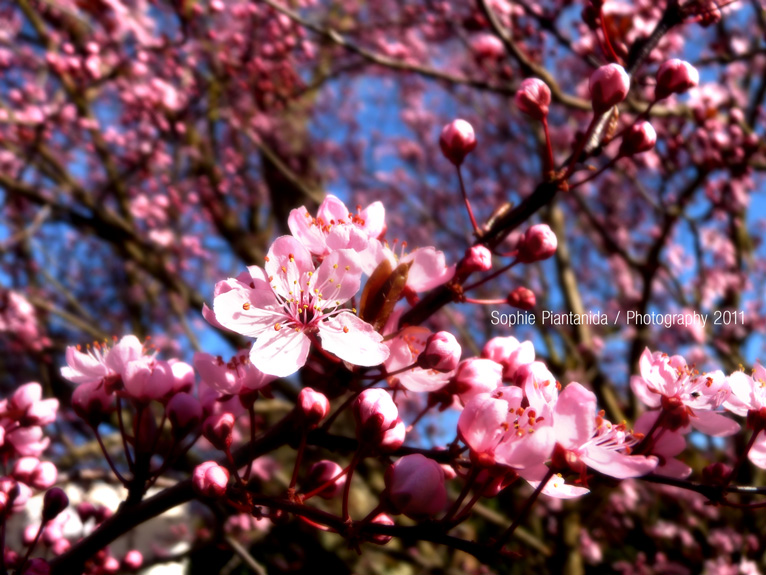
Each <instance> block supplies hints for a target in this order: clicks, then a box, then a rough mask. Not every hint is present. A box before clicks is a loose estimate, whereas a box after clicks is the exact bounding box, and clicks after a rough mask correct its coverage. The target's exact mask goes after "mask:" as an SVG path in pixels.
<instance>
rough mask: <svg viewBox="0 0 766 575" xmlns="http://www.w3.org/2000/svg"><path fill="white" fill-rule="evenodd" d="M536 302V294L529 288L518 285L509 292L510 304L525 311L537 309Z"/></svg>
mask: <svg viewBox="0 0 766 575" xmlns="http://www.w3.org/2000/svg"><path fill="white" fill-rule="evenodd" d="M536 303H537V300H536V299H535V294H534V292H533V291H532V290H531V289H529V288H525V287H517V288H516V289H515V290H513V291H512V292H511V293H509V294H508V305H511V306H513V307H516V308H519V309H523V310H525V311H530V310H533V309H535V304H536Z"/></svg>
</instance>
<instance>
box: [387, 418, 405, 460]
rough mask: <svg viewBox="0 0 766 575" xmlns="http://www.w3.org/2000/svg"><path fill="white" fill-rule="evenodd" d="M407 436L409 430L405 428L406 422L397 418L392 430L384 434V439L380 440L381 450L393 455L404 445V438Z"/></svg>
mask: <svg viewBox="0 0 766 575" xmlns="http://www.w3.org/2000/svg"><path fill="white" fill-rule="evenodd" d="M406 435H407V428H406V427H405V426H404V422H403V421H402V420H401V419H399V418H397V419H396V422H395V423H394V425H393V427H391V429H389V430H387V431H386V432H385V433H384V434H383V438H382V439H381V440H380V449H381V451H384V452H386V453H393V452H394V451H396V450H397V449H399V448H400V447H401V446H402V445H404V438H405V436H406Z"/></svg>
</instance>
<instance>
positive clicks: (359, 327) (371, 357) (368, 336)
mask: <svg viewBox="0 0 766 575" xmlns="http://www.w3.org/2000/svg"><path fill="white" fill-rule="evenodd" d="M331 255H332V254H331ZM319 337H320V338H321V339H322V347H323V348H324V349H325V350H327V351H329V352H330V353H334V354H335V355H337V356H338V357H339V358H341V359H342V360H344V361H347V362H349V363H352V364H354V365H365V366H372V365H380V364H381V363H383V362H384V361H386V359H387V358H388V353H389V352H388V347H387V346H386V345H385V344H383V343H382V341H383V336H382V335H380V334H379V333H378V332H377V331H375V329H374V328H373V327H372V326H371V325H370V324H368V323H367V322H365V321H364V320H362V319H360V318H358V317H356V316H355V315H354V314H353V313H351V312H350V311H343V312H341V313H339V314H338V315H336V316H335V317H332V318H330V319H329V320H327V321H323V322H321V323H320V324H319ZM262 371H266V370H262ZM267 373H268V372H267Z"/></svg>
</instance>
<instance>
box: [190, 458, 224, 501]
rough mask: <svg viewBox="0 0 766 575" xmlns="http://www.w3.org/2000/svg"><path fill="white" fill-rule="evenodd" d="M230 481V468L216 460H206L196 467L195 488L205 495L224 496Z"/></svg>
mask: <svg viewBox="0 0 766 575" xmlns="http://www.w3.org/2000/svg"><path fill="white" fill-rule="evenodd" d="M228 483H229V470H228V469H226V468H225V467H221V466H220V465H218V464H217V463H216V462H215V461H206V462H205V463H200V464H199V465H198V466H197V467H195V468H194V473H193V475H192V485H193V486H194V490H195V491H196V492H197V493H198V494H200V495H202V496H204V497H213V498H217V497H223V496H224V495H225V494H226V486H227V485H228Z"/></svg>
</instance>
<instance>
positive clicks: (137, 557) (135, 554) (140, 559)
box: [122, 549, 144, 571]
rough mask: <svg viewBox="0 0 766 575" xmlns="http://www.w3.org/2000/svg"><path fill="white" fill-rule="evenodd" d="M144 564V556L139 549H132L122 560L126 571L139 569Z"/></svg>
mask: <svg viewBox="0 0 766 575" xmlns="http://www.w3.org/2000/svg"><path fill="white" fill-rule="evenodd" d="M143 564H144V556H143V555H141V552H140V551H138V550H137V549H131V550H130V551H128V552H127V553H126V554H125V557H124V558H123V560H122V567H123V569H125V570H126V571H138V570H139V569H140V568H141V565H143Z"/></svg>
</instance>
